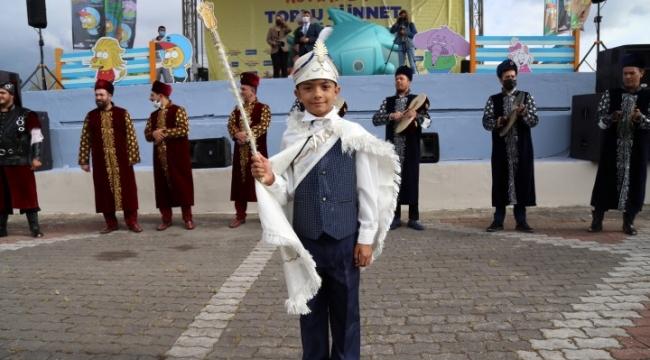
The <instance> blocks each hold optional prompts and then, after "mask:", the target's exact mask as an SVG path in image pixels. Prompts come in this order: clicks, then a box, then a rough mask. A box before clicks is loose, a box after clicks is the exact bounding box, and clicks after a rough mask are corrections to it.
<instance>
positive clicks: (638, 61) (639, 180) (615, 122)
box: [587, 54, 650, 235]
mask: <svg viewBox="0 0 650 360" xmlns="http://www.w3.org/2000/svg"><path fill="white" fill-rule="evenodd" d="M621 63H622V65H623V86H621V87H618V88H613V89H610V90H608V91H606V92H605V93H604V94H603V97H602V98H601V100H600V104H598V126H599V127H600V128H601V129H603V135H602V136H603V137H604V142H603V145H602V147H601V154H600V161H599V163H598V173H597V174H596V182H595V184H594V189H593V192H592V194H591V206H593V211H592V212H591V214H592V221H591V226H590V227H589V229H587V231H589V232H598V231H601V230H602V229H603V217H604V216H605V211H607V210H609V209H618V210H620V211H622V212H623V231H624V232H625V233H626V234H628V235H636V229H635V228H634V217H635V216H636V214H637V213H638V212H639V211H641V209H642V207H643V201H644V200H645V188H646V178H647V171H648V169H647V166H648V150H649V149H648V147H649V142H650V133H649V132H648V129H650V116H648V112H649V111H650V110H649V107H650V90H648V88H647V87H646V86H645V84H643V85H642V84H641V78H642V77H643V74H644V70H643V69H644V68H645V64H644V61H643V58H642V57H641V56H639V55H633V54H629V55H626V56H625V57H624V58H623V59H622V61H621Z"/></svg>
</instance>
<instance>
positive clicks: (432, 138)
mask: <svg viewBox="0 0 650 360" xmlns="http://www.w3.org/2000/svg"><path fill="white" fill-rule="evenodd" d="M438 161H440V142H439V141H438V133H422V138H421V139H420V163H437V162H438Z"/></svg>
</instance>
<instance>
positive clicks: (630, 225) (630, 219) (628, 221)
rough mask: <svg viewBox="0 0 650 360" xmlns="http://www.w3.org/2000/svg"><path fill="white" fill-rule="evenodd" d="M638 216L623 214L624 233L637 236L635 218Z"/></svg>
mask: <svg viewBox="0 0 650 360" xmlns="http://www.w3.org/2000/svg"><path fill="white" fill-rule="evenodd" d="M635 216H636V214H630V213H626V212H624V213H623V232H625V233H626V234H628V235H636V229H635V228H634V217H635Z"/></svg>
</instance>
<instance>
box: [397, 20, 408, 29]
mask: <svg viewBox="0 0 650 360" xmlns="http://www.w3.org/2000/svg"><path fill="white" fill-rule="evenodd" d="M406 24H407V20H406V18H403V17H399V18H397V26H398V29H399V30H404V29H406Z"/></svg>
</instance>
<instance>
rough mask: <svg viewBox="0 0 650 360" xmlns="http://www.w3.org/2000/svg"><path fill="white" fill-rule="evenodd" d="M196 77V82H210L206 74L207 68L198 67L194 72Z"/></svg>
mask: <svg viewBox="0 0 650 360" xmlns="http://www.w3.org/2000/svg"><path fill="white" fill-rule="evenodd" d="M196 75H197V76H196V77H197V78H198V81H208V80H210V75H209V73H208V68H205V67H200V68H198V70H197V71H196Z"/></svg>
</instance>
